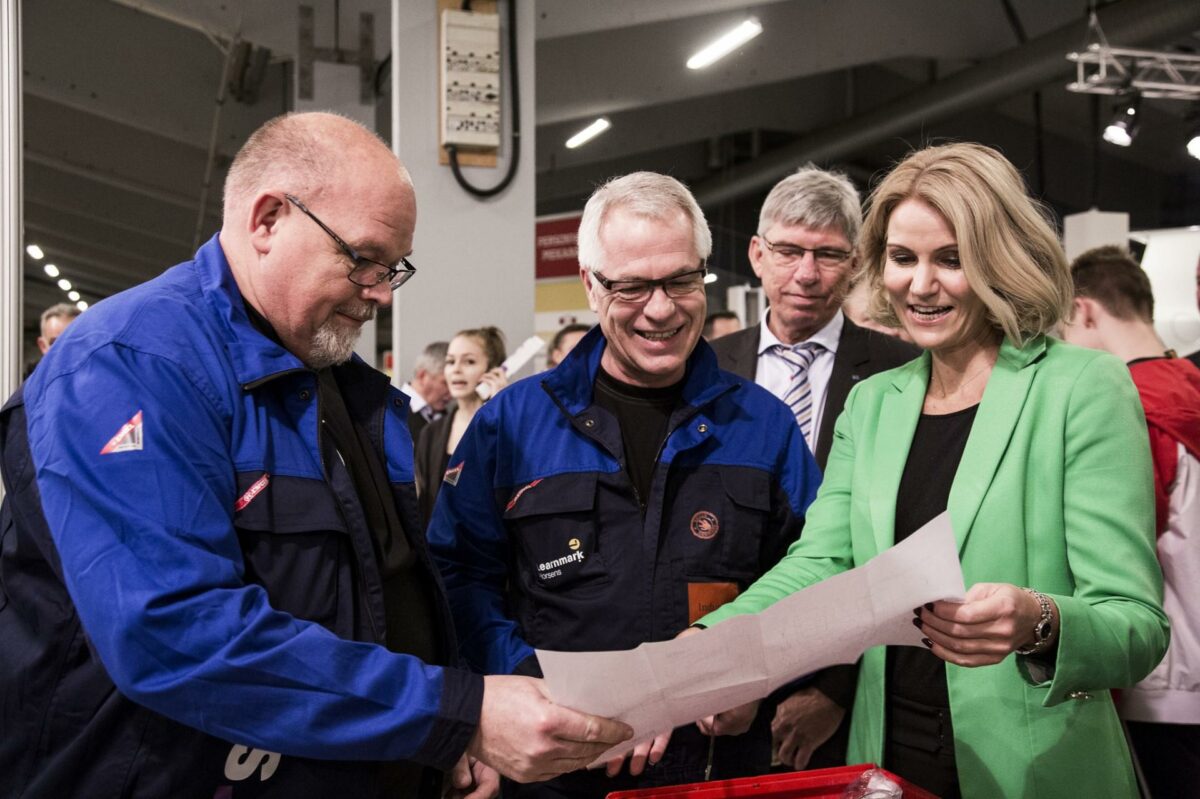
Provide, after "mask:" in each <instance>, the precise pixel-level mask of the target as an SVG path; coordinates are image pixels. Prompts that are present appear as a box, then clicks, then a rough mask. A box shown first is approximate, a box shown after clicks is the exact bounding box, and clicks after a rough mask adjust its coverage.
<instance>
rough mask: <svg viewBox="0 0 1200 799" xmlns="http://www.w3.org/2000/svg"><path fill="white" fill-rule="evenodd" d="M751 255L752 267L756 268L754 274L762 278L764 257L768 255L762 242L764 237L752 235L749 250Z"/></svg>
mask: <svg viewBox="0 0 1200 799" xmlns="http://www.w3.org/2000/svg"><path fill="white" fill-rule="evenodd" d="M747 255H748V256H749V257H750V268H751V269H753V270H754V275H755V276H756V277H757V278H758V279H759V280H762V270H763V258H765V257H766V247H765V246H764V245H763V243H762V239H760V238H759V237H758V236H751V237H750V248H749V250H748V251H747Z"/></svg>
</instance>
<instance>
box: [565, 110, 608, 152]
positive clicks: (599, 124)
mask: <svg viewBox="0 0 1200 799" xmlns="http://www.w3.org/2000/svg"><path fill="white" fill-rule="evenodd" d="M611 127H612V123H611V122H609V121H608V120H607V119H605V118H604V117H600V118H599V119H597V120H596V121H595V122H593V123H592V124H590V125H588V126H587V127H586V128H584V129H583V130H581V131H579V132H578V133H576V134H575V135H574V136H572V137H571V138H569V139H567V149H568V150H574V149H575V148H576V147H578V146H580V145H581V144H586V143H587V142H589V141H591V140H592V139H594V138H596V137H597V136H599V135H600V134H601V133H603V132H604V131H606V130H608V129H609V128H611Z"/></svg>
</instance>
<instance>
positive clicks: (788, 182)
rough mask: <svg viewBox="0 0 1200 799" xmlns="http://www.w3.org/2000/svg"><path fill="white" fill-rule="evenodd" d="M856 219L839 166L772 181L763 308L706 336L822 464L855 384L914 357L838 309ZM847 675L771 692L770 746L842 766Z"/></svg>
mask: <svg viewBox="0 0 1200 799" xmlns="http://www.w3.org/2000/svg"><path fill="white" fill-rule="evenodd" d="M861 224H862V206H861V203H860V201H859V198H858V192H857V190H855V188H854V184H853V183H851V182H850V179H849V178H847V177H846V176H845V175H843V174H841V173H839V172H831V171H826V170H823V169H818V168H817V167H815V166H813V165H812V164H809V165H808V166H805V167H802V168H801V169H799V170H797V171H796V172H794V173H793V174H791V175H788V176H787V177H786V178H784V179H783V180H781V181H779V182H778V183H777V184H775V187H774V188H773V189H771V191H770V193H769V194H768V195H767V199H766V201H765V202H764V203H763V206H762V210H761V212H760V213H759V220H758V233H757V235H755V236H753V237H752V238H751V239H750V252H749V255H750V266H751V267H752V268H753V269H754V274H755V275H757V276H758V278H759V280H761V281H762V285H763V290H764V291H765V293H766V295H767V301H768V303H769V307H768V309H767V313H766V315H765V316H764V317H763V319H762V321H761V322H760V324H758V325H756V326H754V327H750V328H747V329H745V330H741V331H738V332H736V333H732V334H730V335H728V336H724V337H722V338H719V339H716V340H715V341H713V343H712V346H713V350H715V351H716V353H717V361H718V363H719V364H720V365H721V368H722V369H728V370H729V371H731V372H733V373H734V374H737V375H740V376H742V377H744V378H746V379H748V380H754V381H755V382H757V383H758V384H759V385H761V386H763V387H765V388H766V389H767V390H769V391H770V392H771V393H772V394H774V395H775V396H777V397H779V398H780V399H782V400H783V401H784V402H786V403H787V404H788V405H789V406H790V407H791V409H792V413H793V415H794V416H795V423H796V425H797V426H798V427H799V429H800V430H801V432H802V433H803V436H804V440H805V441H806V442H807V444H808V446H809V448H810V449H811V450H812V452H813V453H814V455H815V456H816V459H817V463H818V465H820V467H821V468H822V469H824V468H825V461H826V459H827V458H828V457H829V449H830V447H831V446H832V444H833V426H834V423H835V422H836V421H837V417H838V415H839V414H840V413H841V411H842V406H843V405H844V404H845V401H846V396H847V395H848V394H849V393H850V389H851V388H852V387H853V386H854V384H855V383H857V382H859V381H860V380H863V379H865V378H867V377H870V376H871V375H873V374H875V373H876V372H882V371H884V370H885V369H891V368H892V367H895V366H899V365H901V364H902V363H905V362H907V361H910V360H912V359H913V358H914V357H916V355H917V354H918V350H917V349H916V348H915V347H912V346H910V345H908V344H906V343H904V342H902V341H900V340H899V339H896V338H893V337H891V336H888V335H885V334H882V333H877V332H875V331H872V330H867V329H865V328H862V327H859V326H858V325H856V324H854V323H853V322H851V321H850V320H849V319H847V318H846V317H845V315H844V314H843V313H842V310H841V306H842V301H843V300H844V299H845V296H846V291H847V288H848V286H849V283H850V277H851V275H852V274H853V272H854V268H855V241H856V240H857V239H858V229H859V227H860V226H861ZM854 680H855V668H854V667H853V666H838V667H834V668H831V669H827V670H826V671H823V672H821V673H820V674H818V675H817V676H816V677H815V678H814V680H813V681H812V682H811V683H810V684H807V685H805V686H804V687H802V688H799V689H798V690H794V691H792V690H789V689H782V690H781V691H780V692H779V693H777V694H776V695H775V697H774V699H776V700H778V701H779V705H778V710H777V711H776V712H775V718H774V721H773V722H772V724H771V729H772V735H773V747H774V751H775V754H776V756H777V757H778V759H779V760H780V761H781V762H782V763H783V765H784V766H786V767H789V768H796V769H802V768H806V767H809V766H812V767H824V766H835V765H842V764H844V763H845V748H846V733H847V728H848V726H849V725H848V723H846V724H843V723H842V721H843V717H844V716H845V715H846V714H845V709H846V708H848V707H850V706H851V704H852V703H853V699H854ZM765 704H770V703H765ZM839 725H841V729H840V730H839ZM835 731H837V732H838V734H837V735H836V736H834V733H835ZM831 738H832V739H833V740H831V741H830V743H829V746H827V747H824V748H823V749H822V750H821V751H819V752H818V753H817V755H816V756H815V757H814V756H813V753H814V751H815V750H817V748H818V747H820V746H821V745H822V744H823V743H825V742H826V741H827V740H829V739H831ZM810 758H812V759H811V760H810Z"/></svg>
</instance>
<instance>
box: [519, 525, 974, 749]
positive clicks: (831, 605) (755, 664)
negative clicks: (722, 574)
mask: <svg viewBox="0 0 1200 799" xmlns="http://www.w3.org/2000/svg"><path fill="white" fill-rule="evenodd" d="M964 594H965V589H964V586H963V576H962V566H961V564H960V563H959V560H958V545H957V543H956V542H955V539H954V532H953V530H951V528H950V516H949V514H948V513H943V514H942V515H940V516H938V517H937V518H936V519H934V520H933V521H931V522H929V523H928V524H926V525H925V526H924V527H922V528H921V529H920V530H918V531H916V532H915V533H913V534H912V535H910V536H909V537H908V538H906V539H905V540H904V541H902V542H901V543H899V544H897V545H896V546H894V547H892V548H891V549H888V550H886V551H885V552H883V553H881V554H879V555H878V556H877V557H875V558H873V559H872V560H871V561H870V562H868V563H866V564H864V565H863V566H860V567H858V568H857V569H853V570H851V571H848V572H843V573H842V574H838V575H835V576H833V577H831V578H829V579H827V580H824V581H822V582H820V583H817V584H816V585H812V586H809V587H808V588H806V589H804V590H802V591H797V592H796V593H795V594H792V595H791V596H789V597H786V598H784V599H782V600H780V601H779V602H776V603H775V604H774V605H772V606H771V607H769V608H767V609H766V610H764V611H763V612H762V613H759V614H756V615H748V616H735V617H733V618H731V619H728V620H727V621H725V622H722V623H721V624H718V625H716V626H715V627H713V628H711V629H708V630H704V631H703V632H701V633H699V634H698V635H691V636H688V637H686V638H682V639H676V640H672V641H660V642H658V643H651V644H642V645H641V646H639V647H638V648H636V649H630V650H626V651H620V652H553V651H549V650H542V649H539V650H538V652H537V656H538V661H539V663H540V664H541V667H542V673H543V674H544V675H545V678H546V688H547V690H548V691H549V693H550V698H551V699H552V700H554V702H556V703H557V704H560V705H563V706H565V707H570V708H574V709H576V710H580V711H584V712H587V713H594V714H596V715H598V716H605V717H607V718H615V719H620V720H621V721H623V722H625V723H626V724H629V725H630V726H632V727H633V730H634V735H633V738H632V739H631V740H630V741H629V742H627V743H624V744H621V745H619V746H617V747H614V748H613V749H611V750H609V751H608V752H606V753H605V754H604V755H602V756H601V757H600V758H599V759H598V760H597V762H601V761H603V760H606V759H608V758H610V757H613V756H614V755H619V754H623V753H625V752H627V751H629V750H630V749H632V748H633V747H634V745H636V744H637V743H638V742H639V741H645V740H648V739H650V738H653V737H654V736H655V735H658V734H659V733H662V732H666V731H667V730H670V729H673V728H675V727H678V726H680V725H682V724H688V723H690V722H693V721H695V720H696V719H700V718H704V717H705V716H711V715H713V714H715V713H720V712H722V711H725V710H729V709H730V708H734V707H737V706H738V705H742V704H745V703H746V702H750V701H753V700H755V699H761V698H762V697H765V696H766V695H767V694H769V693H770V692H771V691H773V690H775V689H776V688H778V687H779V686H781V685H785V684H787V683H789V682H791V681H792V680H794V679H796V678H797V677H800V676H802V675H805V674H809V673H811V672H814V671H817V670H818V669H823V668H825V667H827V666H832V665H835V664H838V663H853V662H854V661H856V660H857V659H858V657H859V655H861V654H862V653H863V652H864V651H865V650H866V649H869V648H870V647H872V646H881V645H885V644H889V645H910V646H921V632H920V630H918V629H917V628H916V627H915V626H914V625H913V623H912V615H913V614H912V612H913V608H916V607H919V606H920V605H923V604H925V603H926V602H934V601H937V600H942V599H947V600H955V601H961V600H962V598H963V596H964Z"/></svg>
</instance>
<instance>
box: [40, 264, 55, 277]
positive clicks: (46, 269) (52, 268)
mask: <svg viewBox="0 0 1200 799" xmlns="http://www.w3.org/2000/svg"><path fill="white" fill-rule="evenodd" d="M42 271H43V272H45V273H46V274H47V275H49V276H50V277H58V267H57V266H55V265H54V264H46V265H45V266H43V267H42Z"/></svg>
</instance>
